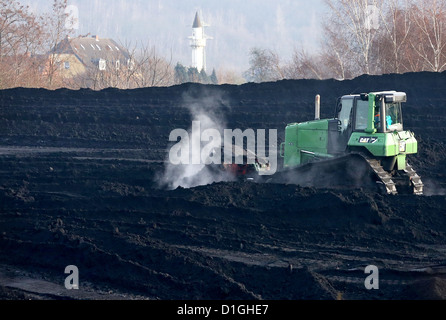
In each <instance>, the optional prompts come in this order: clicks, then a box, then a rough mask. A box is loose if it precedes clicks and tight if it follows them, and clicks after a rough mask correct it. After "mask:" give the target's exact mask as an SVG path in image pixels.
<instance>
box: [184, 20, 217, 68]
mask: <svg viewBox="0 0 446 320" xmlns="http://www.w3.org/2000/svg"><path fill="white" fill-rule="evenodd" d="M205 25H206V24H205V23H202V21H201V19H200V15H199V14H198V11H197V12H196V13H195V19H194V22H193V24H192V36H190V37H189V39H191V41H190V46H191V48H192V68H197V70H198V72H201V71H202V70H204V71H206V52H205V47H206V40H207V39H212V38H211V37H208V36H207V35H205V33H204V26H205Z"/></svg>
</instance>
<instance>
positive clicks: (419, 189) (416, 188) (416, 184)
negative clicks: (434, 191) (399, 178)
mask: <svg viewBox="0 0 446 320" xmlns="http://www.w3.org/2000/svg"><path fill="white" fill-rule="evenodd" d="M404 172H405V173H406V174H407V175H408V177H409V179H410V182H411V183H412V185H413V193H414V194H416V195H422V194H423V186H424V184H423V182H422V181H421V178H420V176H419V175H418V174H417V173H416V172H415V170H414V169H413V168H412V166H411V165H410V164H408V163H407V165H406V169H405V170H404Z"/></svg>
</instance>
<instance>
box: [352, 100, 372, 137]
mask: <svg viewBox="0 0 446 320" xmlns="http://www.w3.org/2000/svg"><path fill="white" fill-rule="evenodd" d="M368 112H369V102H368V101H363V100H361V99H357V100H356V117H355V130H356V131H364V130H365V129H366V128H367V116H368Z"/></svg>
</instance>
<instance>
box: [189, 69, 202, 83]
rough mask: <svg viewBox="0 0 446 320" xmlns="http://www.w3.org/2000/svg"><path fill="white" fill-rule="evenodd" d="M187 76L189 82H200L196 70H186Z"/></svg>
mask: <svg viewBox="0 0 446 320" xmlns="http://www.w3.org/2000/svg"><path fill="white" fill-rule="evenodd" d="M187 76H188V81H189V82H196V83H199V82H200V73H199V72H198V69H197V68H189V70H187Z"/></svg>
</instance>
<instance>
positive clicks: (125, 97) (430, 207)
mask: <svg viewBox="0 0 446 320" xmlns="http://www.w3.org/2000/svg"><path fill="white" fill-rule="evenodd" d="M445 87H446V74H445V73H441V74H439V73H411V74H404V75H384V76H362V77H359V78H357V79H354V80H349V81H335V80H325V81H316V80H296V81H294V80H293V81H291V80H284V81H279V82H276V83H262V84H246V85H241V86H232V85H222V86H204V85H197V84H184V85H181V86H174V87H169V88H147V89H138V90H127V91H125V90H124V91H122V90H116V89H107V90H103V91H100V92H94V91H91V90H79V91H69V90H56V91H47V90H42V89H23V88H16V89H11V90H3V91H0V102H1V104H0V168H1V175H0V261H1V264H0V297H1V298H3V299H29V298H30V299H39V298H43V299H68V298H75V299H77V298H81V299H432V298H434V299H444V298H446V296H445V293H444V290H442V289H441V288H442V287H443V284H444V281H446V280H445V273H444V270H445V269H444V261H445V258H446V256H445V252H444V249H443V245H444V238H445V233H446V211H445V210H444V208H445V207H446V197H445V191H446V186H445V183H446V179H445V174H446V164H445V163H446V162H445V161H444V159H445V158H446V146H445V138H446V132H445V127H444V123H445V121H446V108H445V105H446V99H445V98H444V94H443V91H444V88H445ZM373 90H399V91H405V92H407V95H408V102H407V104H406V105H405V109H404V119H405V123H404V125H405V127H406V128H407V129H410V130H412V131H414V132H415V134H416V136H417V139H418V140H419V142H420V144H419V153H418V154H417V155H415V156H413V157H411V158H410V159H409V161H410V162H411V163H412V165H413V166H414V167H415V169H416V170H417V172H418V173H419V174H420V175H421V177H422V178H423V181H424V182H425V185H426V188H425V190H426V195H425V196H412V195H398V196H387V195H381V194H378V193H376V192H373V191H371V189H370V188H368V187H367V186H365V185H363V184H361V183H355V184H353V183H350V182H348V183H347V182H346V181H347V180H343V181H342V182H343V183H336V180H337V179H332V180H329V181H327V180H325V181H324V179H323V178H321V179H320V181H319V182H317V181H315V180H311V179H307V180H308V181H305V183H302V184H300V185H298V184H292V183H288V182H287V181H284V180H274V179H273V180H272V181H268V183H260V182H259V181H227V179H214V178H215V177H214V176H213V175H212V174H210V175H208V176H207V177H206V179H205V180H197V179H196V178H197V177H193V179H192V178H190V177H189V178H188V177H187V176H181V174H183V173H184V172H183V173H182V172H176V173H175V174H173V175H171V176H169V177H168V178H169V179H178V178H183V181H194V185H195V187H193V188H184V186H183V187H181V186H180V187H178V188H174V189H173V190H169V188H162V187H160V186H161V185H164V186H165V185H166V184H160V182H166V180H162V178H166V177H167V176H166V173H168V172H169V171H168V166H167V163H166V159H167V156H168V154H167V153H168V150H169V147H170V146H171V144H172V142H170V141H169V133H170V132H171V131H172V130H173V129H176V128H183V129H189V128H190V126H191V121H192V120H193V119H195V118H197V117H200V116H201V117H202V116H203V115H206V116H208V117H209V118H210V119H211V120H213V121H214V123H216V122H218V123H219V124H220V125H221V126H222V127H223V128H231V129H235V128H240V129H242V130H244V129H247V128H252V129H254V130H257V129H277V132H278V140H279V141H278V143H280V142H281V141H282V140H283V130H284V127H285V126H286V124H287V123H290V122H298V121H304V120H309V119H311V118H312V116H313V101H314V96H315V95H316V94H321V97H322V116H323V117H331V116H332V113H333V109H334V103H335V100H336V98H337V97H338V96H340V95H342V94H346V93H356V92H367V91H373ZM201 119H204V118H201ZM170 181H171V180H170ZM315 182H317V183H315ZM324 182H325V183H324ZM67 265H76V266H77V267H78V268H79V272H80V290H76V292H73V290H72V291H69V290H66V289H65V288H64V287H63V284H64V279H65V277H66V276H67V275H66V274H64V269H65V267H66V266H67ZM368 265H375V266H377V267H378V269H379V284H380V286H379V289H378V290H367V289H366V288H365V286H364V281H365V278H366V276H367V274H365V273H364V269H365V267H366V266H368ZM42 283H44V284H45V285H42Z"/></svg>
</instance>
